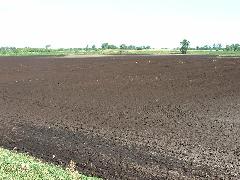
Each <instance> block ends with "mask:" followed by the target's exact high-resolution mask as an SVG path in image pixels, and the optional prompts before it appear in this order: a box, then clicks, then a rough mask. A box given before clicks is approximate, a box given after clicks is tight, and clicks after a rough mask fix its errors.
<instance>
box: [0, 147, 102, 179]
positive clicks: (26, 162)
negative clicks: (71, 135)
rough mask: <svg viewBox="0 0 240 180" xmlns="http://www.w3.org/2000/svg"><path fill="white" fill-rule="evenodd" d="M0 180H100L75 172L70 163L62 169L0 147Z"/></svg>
mask: <svg viewBox="0 0 240 180" xmlns="http://www.w3.org/2000/svg"><path fill="white" fill-rule="evenodd" d="M0 179H1V180H2V179H6V180H55V179H58V180H100V178H96V177H87V176H84V175H82V174H79V173H78V172H77V171H75V163H74V162H73V161H72V162H70V163H69V166H68V167H67V168H66V169H64V168H62V167H60V166H56V165H54V164H50V163H43V162H42V161H41V160H39V159H36V158H34V157H31V156H29V155H27V154H23V153H18V152H15V151H9V150H6V149H3V148H1V147H0Z"/></svg>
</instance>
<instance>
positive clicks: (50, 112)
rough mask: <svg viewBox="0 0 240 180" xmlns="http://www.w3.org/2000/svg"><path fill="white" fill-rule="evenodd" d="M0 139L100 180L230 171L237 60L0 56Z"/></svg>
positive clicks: (236, 164) (233, 171)
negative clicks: (72, 165)
mask: <svg viewBox="0 0 240 180" xmlns="http://www.w3.org/2000/svg"><path fill="white" fill-rule="evenodd" d="M0 146H3V147H5V148H8V149H13V148H15V149H17V150H19V151H23V152H29V153H30V154H32V155H34V156H36V157H39V158H42V159H44V160H46V161H50V162H54V163H58V164H62V165H66V164H68V163H69V161H70V160H73V161H74V162H76V164H77V169H78V170H79V171H81V172H83V173H85V174H88V175H94V176H100V177H103V178H106V179H194V178H196V179H221V178H222V179H240V58H218V57H207V56H115V57H98V58H93V57H92V58H46V57H42V58H41V57H35V58H34V57H24V58H23V57H2V58H0Z"/></svg>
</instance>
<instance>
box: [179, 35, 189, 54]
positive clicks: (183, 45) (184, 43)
mask: <svg viewBox="0 0 240 180" xmlns="http://www.w3.org/2000/svg"><path fill="white" fill-rule="evenodd" d="M180 45H181V48H180V51H181V53H182V54H187V50H188V48H189V46H190V42H189V41H188V40H186V39H184V40H183V41H182V42H180Z"/></svg>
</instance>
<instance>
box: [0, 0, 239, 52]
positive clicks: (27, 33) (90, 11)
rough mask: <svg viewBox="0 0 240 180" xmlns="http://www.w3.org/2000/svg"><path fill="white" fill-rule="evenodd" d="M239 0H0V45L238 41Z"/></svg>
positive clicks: (162, 44) (173, 44) (157, 45)
mask: <svg viewBox="0 0 240 180" xmlns="http://www.w3.org/2000/svg"><path fill="white" fill-rule="evenodd" d="M239 7H240V1H239V0H118V1H117V0H21V1H20V0H0V17H1V27H0V46H16V47H25V46H31V47H44V46H45V45H46V44H51V45H52V47H84V46H86V45H87V44H89V45H92V44H96V45H97V46H100V44H101V43H103V42H109V43H113V44H116V45H119V44H121V43H126V44H135V45H150V46H152V47H155V48H162V47H169V48H172V47H177V46H178V45H179V41H180V40H182V39H183V38H187V39H188V40H189V41H190V42H191V45H192V46H196V45H205V44H213V43H223V44H228V43H237V42H238V43H240V23H239V21H240V10H239Z"/></svg>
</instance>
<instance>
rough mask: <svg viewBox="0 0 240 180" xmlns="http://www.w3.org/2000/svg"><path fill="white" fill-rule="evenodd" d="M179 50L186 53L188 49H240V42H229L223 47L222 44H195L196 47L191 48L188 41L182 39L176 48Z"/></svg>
mask: <svg viewBox="0 0 240 180" xmlns="http://www.w3.org/2000/svg"><path fill="white" fill-rule="evenodd" d="M177 49H179V50H180V52H181V53H182V54H186V53H187V51H188V50H209V51H212V50H214V51H240V44H238V43H237V44H231V45H226V46H225V47H223V46H222V44H215V43H214V44H213V45H212V46H210V45H205V46H202V47H200V46H197V47H196V48H191V47H190V41H188V40H187V39H184V40H183V41H181V42H180V48H177Z"/></svg>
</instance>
